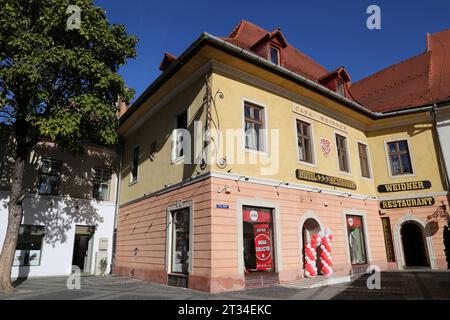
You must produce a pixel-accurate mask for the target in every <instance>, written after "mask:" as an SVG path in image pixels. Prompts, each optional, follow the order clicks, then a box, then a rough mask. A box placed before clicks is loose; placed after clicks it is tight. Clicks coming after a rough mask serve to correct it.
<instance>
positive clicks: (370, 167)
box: [356, 140, 373, 181]
mask: <svg viewBox="0 0 450 320" xmlns="http://www.w3.org/2000/svg"><path fill="white" fill-rule="evenodd" d="M360 144H362V145H364V146H366V151H367V169H368V170H369V176H370V177H369V178H368V177H364V176H363V175H362V168H361V158H360V153H359V145H360ZM356 150H357V151H358V160H359V161H358V164H359V171H360V174H361V178H362V179H365V180H370V181H373V168H372V157H371V155H370V148H369V144H368V143H366V142H364V141H361V140H357V141H356Z"/></svg>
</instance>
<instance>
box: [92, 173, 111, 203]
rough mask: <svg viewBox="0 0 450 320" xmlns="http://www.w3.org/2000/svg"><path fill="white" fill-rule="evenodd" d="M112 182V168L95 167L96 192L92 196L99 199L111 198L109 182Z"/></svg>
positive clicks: (94, 182)
mask: <svg viewBox="0 0 450 320" xmlns="http://www.w3.org/2000/svg"><path fill="white" fill-rule="evenodd" d="M110 182H111V170H109V169H94V179H93V184H94V192H93V195H92V197H93V198H94V199H97V200H98V201H108V200H109V184H110Z"/></svg>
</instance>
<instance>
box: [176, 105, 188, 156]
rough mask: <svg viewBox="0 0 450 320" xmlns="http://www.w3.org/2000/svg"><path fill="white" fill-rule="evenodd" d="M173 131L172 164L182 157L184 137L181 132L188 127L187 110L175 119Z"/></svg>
mask: <svg viewBox="0 0 450 320" xmlns="http://www.w3.org/2000/svg"><path fill="white" fill-rule="evenodd" d="M175 121H176V123H175V130H174V133H173V134H174V136H173V143H172V162H177V161H179V160H181V159H183V157H184V152H185V150H184V143H185V142H184V136H183V131H184V130H186V129H187V127H188V112H187V110H186V111H184V112H183V113H181V114H180V115H178V116H177V117H176V120H175Z"/></svg>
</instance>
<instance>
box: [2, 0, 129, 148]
mask: <svg viewBox="0 0 450 320" xmlns="http://www.w3.org/2000/svg"><path fill="white" fill-rule="evenodd" d="M0 4H1V5H0V7H1V8H2V9H1V10H0V26H1V27H0V105H1V107H0V118H1V122H2V123H4V124H7V126H3V127H4V128H5V127H6V128H8V129H12V130H13V131H14V133H15V135H16V137H17V139H18V143H23V144H24V146H25V147H26V148H27V149H28V148H29V147H32V146H34V145H35V144H36V143H37V142H38V141H40V140H42V139H50V140H53V141H58V143H59V144H60V145H61V146H62V147H64V148H67V149H70V150H72V151H79V150H80V149H81V145H82V142H84V141H92V142H98V143H103V144H113V143H115V142H116V140H117V135H116V127H117V117H116V108H115V104H116V103H117V99H118V97H119V96H121V97H124V98H125V100H129V99H130V98H131V95H132V94H133V92H132V90H126V87H125V85H124V81H123V79H122V78H121V77H120V76H119V75H118V73H117V72H118V70H119V68H120V67H121V66H122V65H124V64H125V63H126V61H127V60H128V59H130V58H134V57H135V56H136V51H135V46H136V43H137V38H136V37H134V36H129V35H128V34H127V32H126V30H125V27H124V26H123V25H111V24H110V23H109V22H108V21H107V19H106V15H105V11H104V10H103V9H101V8H99V7H96V6H94V4H93V2H92V0H70V1H69V0H0ZM69 5H77V6H78V7H79V8H80V9H81V24H80V28H79V29H72V30H69V29H67V20H68V19H69V17H70V14H68V13H66V11H67V8H68V7H69Z"/></svg>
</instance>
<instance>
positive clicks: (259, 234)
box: [253, 223, 272, 270]
mask: <svg viewBox="0 0 450 320" xmlns="http://www.w3.org/2000/svg"><path fill="white" fill-rule="evenodd" d="M253 227H254V232H255V253H256V269H258V270H270V269H272V248H271V247H272V245H271V242H270V226H269V224H267V223H261V224H254V225H253Z"/></svg>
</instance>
